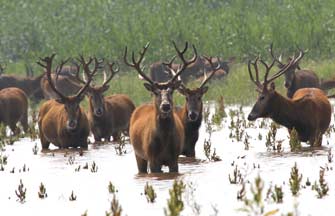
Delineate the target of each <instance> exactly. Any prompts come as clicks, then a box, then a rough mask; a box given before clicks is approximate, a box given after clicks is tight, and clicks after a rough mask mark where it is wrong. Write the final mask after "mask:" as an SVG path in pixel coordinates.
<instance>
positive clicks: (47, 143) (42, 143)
mask: <svg viewBox="0 0 335 216" xmlns="http://www.w3.org/2000/svg"><path fill="white" fill-rule="evenodd" d="M40 140H41V145H42V149H43V150H45V149H48V148H49V145H50V142H49V141H48V140H46V139H45V137H44V135H43V134H42V133H41V132H40Z"/></svg>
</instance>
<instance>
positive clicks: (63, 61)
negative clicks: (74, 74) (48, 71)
mask: <svg viewBox="0 0 335 216" xmlns="http://www.w3.org/2000/svg"><path fill="white" fill-rule="evenodd" d="M70 59H71V58H67V59H65V60H61V62H60V64H59V65H57V67H56V70H55V74H56V82H57V81H58V75H59V74H60V73H61V72H62V70H63V66H64V65H65V64H66V63H67V62H68V61H69V60H70Z"/></svg>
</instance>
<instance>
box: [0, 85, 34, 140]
mask: <svg viewBox="0 0 335 216" xmlns="http://www.w3.org/2000/svg"><path fill="white" fill-rule="evenodd" d="M18 121H19V122H20V123H21V125H22V127H23V130H24V132H27V131H28V99H27V95H26V94H25V93H24V91H22V90H21V89H19V88H15V87H11V88H5V89H2V90H1V91H0V123H3V124H4V125H8V126H9V127H10V129H11V131H12V132H13V133H14V134H17V132H18V131H17V127H16V123H17V122H18Z"/></svg>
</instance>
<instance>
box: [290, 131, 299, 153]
mask: <svg viewBox="0 0 335 216" xmlns="http://www.w3.org/2000/svg"><path fill="white" fill-rule="evenodd" d="M289 143H290V148H291V151H292V152H293V151H298V150H300V149H301V142H300V140H299V137H298V132H297V131H296V129H295V128H293V129H292V130H291V132H290V142H289Z"/></svg>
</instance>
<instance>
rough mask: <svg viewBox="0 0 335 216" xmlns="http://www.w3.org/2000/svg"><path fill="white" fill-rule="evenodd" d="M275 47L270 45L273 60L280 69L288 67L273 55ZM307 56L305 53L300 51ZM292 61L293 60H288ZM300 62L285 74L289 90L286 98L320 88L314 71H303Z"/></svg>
mask: <svg viewBox="0 0 335 216" xmlns="http://www.w3.org/2000/svg"><path fill="white" fill-rule="evenodd" d="M272 48H273V45H272V44H271V45H270V50H269V51H270V54H271V56H272V58H273V59H274V60H275V61H276V62H277V63H278V67H279V68H283V67H285V66H286V65H285V64H284V63H283V62H282V61H281V60H280V58H279V59H278V58H276V57H275V55H274V54H273V50H272ZM300 52H302V53H303V55H305V52H303V51H300ZM288 60H289V61H291V59H290V58H289V59H288ZM299 61H300V60H299ZM299 61H297V62H295V63H294V65H292V66H291V67H290V68H289V69H288V70H287V71H286V72H285V73H284V76H285V88H286V89H287V93H286V96H287V97H289V98H292V97H293V95H294V93H295V92H296V91H297V90H298V89H301V88H320V80H319V77H318V76H317V75H316V74H315V73H314V71H312V70H306V69H303V70H302V69H301V68H300V66H299Z"/></svg>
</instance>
